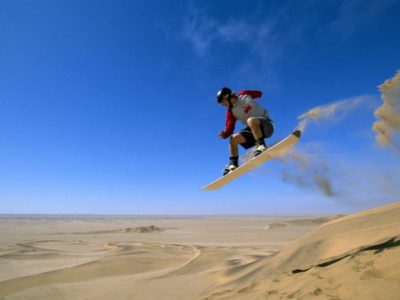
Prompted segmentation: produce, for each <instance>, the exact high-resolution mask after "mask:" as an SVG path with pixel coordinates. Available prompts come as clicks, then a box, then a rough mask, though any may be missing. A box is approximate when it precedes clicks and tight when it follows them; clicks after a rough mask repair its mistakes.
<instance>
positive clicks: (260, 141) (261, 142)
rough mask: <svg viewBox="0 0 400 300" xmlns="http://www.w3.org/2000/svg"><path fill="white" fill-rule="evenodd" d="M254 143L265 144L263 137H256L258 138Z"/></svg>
mask: <svg viewBox="0 0 400 300" xmlns="http://www.w3.org/2000/svg"><path fill="white" fill-rule="evenodd" d="M256 144H257V146H261V145H263V146H265V142H264V139H263V138H261V139H258V140H257V141H256Z"/></svg>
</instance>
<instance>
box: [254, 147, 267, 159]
mask: <svg viewBox="0 0 400 300" xmlns="http://www.w3.org/2000/svg"><path fill="white" fill-rule="evenodd" d="M265 150H267V147H266V146H265V145H258V146H257V147H256V150H254V157H256V156H258V155H260V154H261V153H263V152H264V151H265Z"/></svg>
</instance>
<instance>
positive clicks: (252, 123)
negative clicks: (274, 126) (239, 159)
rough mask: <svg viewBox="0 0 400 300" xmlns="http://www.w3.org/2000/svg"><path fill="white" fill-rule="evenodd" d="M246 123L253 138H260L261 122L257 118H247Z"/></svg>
mask: <svg viewBox="0 0 400 300" xmlns="http://www.w3.org/2000/svg"><path fill="white" fill-rule="evenodd" d="M247 125H249V127H250V129H251V132H252V133H253V136H254V139H255V140H256V141H257V140H259V139H261V138H262V131H261V128H260V126H261V122H260V120H259V119H257V118H249V119H248V120H247Z"/></svg>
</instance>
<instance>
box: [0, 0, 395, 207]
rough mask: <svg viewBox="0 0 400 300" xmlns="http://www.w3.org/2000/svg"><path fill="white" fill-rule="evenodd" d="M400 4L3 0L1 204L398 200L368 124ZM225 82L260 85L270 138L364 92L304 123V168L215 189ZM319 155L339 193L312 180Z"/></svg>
mask: <svg viewBox="0 0 400 300" xmlns="http://www.w3.org/2000/svg"><path fill="white" fill-rule="evenodd" d="M399 15H400V1H395V0H393V1H382V0H379V1H378V0H366V1H365V0H352V1H339V0H337V1H336V0H335V1H333V0H332V1H314V0H308V1H307V0H306V1H256V0H251V1H250V0H248V1H176V0H172V1H161V0H158V1H140V0H135V1H122V0H113V1H91V0H86V1H66V0H64V1H62V0H58V1H49V0H47V1H42V0H37V1H19V0H12V1H11V0H10V1H8V0H2V1H0V204H1V205H0V213H73V214H76V213H93V214H255V213H257V214H276V213H279V214H293V213H337V212H348V211H354V210H359V209H364V208H368V207H371V206H376V205H381V204H384V203H388V202H391V201H396V200H399V189H398V188H397V187H396V185H397V182H398V179H399V178H400V174H399V173H398V170H399V169H400V168H399V157H398V156H396V155H395V154H394V153H393V152H392V151H390V149H384V148H381V147H378V146H377V145H376V143H375V140H374V138H375V133H374V132H373V131H372V130H371V127H372V123H373V122H374V120H375V119H374V116H373V112H374V110H375V109H376V108H377V107H378V106H379V105H380V104H381V100H380V94H379V91H378V88H377V86H378V85H379V84H381V83H383V82H384V81H385V80H386V79H388V78H391V77H393V76H394V75H395V74H396V71H397V70H398V69H399V68H400V56H399V51H398V49H400V39H399V35H398V28H400V19H399V17H398V16H399ZM221 86H229V87H231V88H232V89H234V90H240V89H260V90H262V91H263V92H264V96H263V98H262V99H261V100H260V101H261V104H262V105H263V106H265V107H266V108H268V110H269V111H270V114H271V117H272V119H273V120H274V121H275V126H276V132H275V134H274V136H273V137H272V138H271V140H270V142H275V141H277V140H279V139H280V138H283V137H285V136H286V135H287V134H288V133H289V132H291V131H292V130H293V129H294V128H295V127H296V126H297V122H298V120H297V117H298V116H300V115H301V114H303V113H305V112H306V111H308V110H309V109H311V108H313V107H315V106H320V105H329V104H330V103H333V102H336V101H339V100H343V99H346V101H347V100H350V101H351V99H354V98H357V97H364V98H365V99H366V100H365V101H364V102H363V105H361V106H358V107H357V108H355V109H352V110H349V112H346V113H345V114H343V115H341V116H340V117H338V118H336V117H335V118H333V119H329V120H325V121H320V122H318V123H310V124H309V126H308V127H307V129H306V131H305V133H304V136H303V138H302V141H301V143H300V145H299V146H298V150H299V151H300V152H301V153H303V154H304V155H305V156H307V157H308V158H309V160H310V161H312V162H313V163H311V165H310V166H309V167H308V169H307V170H296V166H295V165H294V164H290V163H283V162H280V161H273V162H270V163H268V164H265V165H264V166H263V167H262V168H260V169H259V170H256V171H255V172H252V173H251V174H248V175H246V176H243V177H242V178H240V179H239V180H237V181H236V182H234V183H232V184H231V185H229V186H227V187H225V188H223V189H221V190H219V191H216V192H205V191H202V190H200V189H199V187H200V186H203V185H205V184H206V183H208V182H210V181H211V180H214V179H216V178H217V177H219V175H220V172H221V170H222V168H223V166H224V165H225V164H226V162H227V157H228V154H227V141H226V140H225V141H221V140H219V139H217V138H216V136H217V133H218V132H219V131H220V130H221V129H222V128H223V127H224V121H225V120H224V119H225V110H224V108H223V107H221V106H218V105H217V104H216V101H215V94H216V91H217V90H218V89H219V88H220V87H221ZM238 128H240V126H238ZM243 153H244V152H243V151H242V152H241V154H243ZM316 168H317V169H318V168H319V169H320V172H324V174H325V175H326V176H327V178H328V179H329V180H330V181H331V183H332V186H333V189H334V190H335V196H327V195H325V194H324V193H322V192H321V191H320V190H319V189H318V188H316V187H315V186H314V185H313V183H312V182H311V181H312V180H311V179H310V178H311V177H312V176H313V174H315V172H316V171H315V169H316ZM287 172H291V173H293V172H295V173H296V172H298V176H300V177H303V179H304V182H305V184H300V185H299V184H294V183H293V182H290V181H288V180H285V179H284V178H285V177H284V176H283V175H282V174H286V173H287ZM299 172H300V173H299ZM318 172H319V171H318ZM308 176H309V177H308ZM309 179H310V180H309Z"/></svg>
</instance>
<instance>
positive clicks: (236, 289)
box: [205, 202, 400, 299]
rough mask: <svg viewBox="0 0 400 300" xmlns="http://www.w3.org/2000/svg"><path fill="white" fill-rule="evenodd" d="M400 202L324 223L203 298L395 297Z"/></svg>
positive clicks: (399, 288) (399, 272)
mask: <svg viewBox="0 0 400 300" xmlns="http://www.w3.org/2000/svg"><path fill="white" fill-rule="evenodd" d="M399 216H400V203H399V202H397V203H395V204H392V205H388V206H384V207H380V208H376V209H372V210H368V211H365V212H361V213H357V214H353V215H349V216H346V217H342V218H339V219H336V220H334V221H331V222H329V223H326V224H324V225H322V226H320V227H318V228H317V229H315V230H314V231H312V232H310V233H309V234H307V235H306V236H304V237H302V238H300V239H298V240H296V241H294V242H293V243H290V244H289V245H288V246H287V247H285V248H284V249H282V251H280V252H279V253H278V254H277V255H275V256H274V257H272V258H270V259H269V260H268V261H267V262H265V264H264V265H262V266H261V267H260V269H258V270H257V274H255V272H254V271H253V270H249V272H248V273H247V274H246V275H247V276H249V277H251V279H250V280H248V279H246V278H245V277H242V278H240V280H239V281H238V280H236V281H234V282H233V283H228V284H225V285H224V286H223V289H221V288H219V289H218V291H215V292H214V293H212V294H210V296H209V297H207V298H205V299H265V297H267V299H286V298H287V299H309V298H310V297H312V296H319V298H318V299H399V297H400V296H399V295H400V247H399V246H400V218H399Z"/></svg>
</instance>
